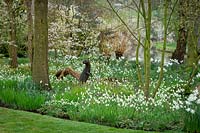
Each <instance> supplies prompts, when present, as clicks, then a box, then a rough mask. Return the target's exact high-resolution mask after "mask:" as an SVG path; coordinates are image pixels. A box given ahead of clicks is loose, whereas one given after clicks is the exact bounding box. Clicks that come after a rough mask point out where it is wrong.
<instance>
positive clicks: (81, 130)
mask: <svg viewBox="0 0 200 133" xmlns="http://www.w3.org/2000/svg"><path fill="white" fill-rule="evenodd" d="M0 131H1V133H8V132H9V133H10V132H15V133H17V132H20V133H21V132H23V133H26V132H27V133H30V132H37V133H46V132H51V133H54V132H55V133H58V132H59V133H61V132H65V133H66V132H67V133H94V132H95V133H122V132H123V133H146V132H144V131H138V130H137V131H134V130H128V129H116V128H111V127H106V126H99V125H95V124H88V123H82V122H74V121H69V120H63V119H57V118H53V117H49V116H42V115H39V114H35V113H30V112H24V111H16V110H11V109H6V108H0Z"/></svg>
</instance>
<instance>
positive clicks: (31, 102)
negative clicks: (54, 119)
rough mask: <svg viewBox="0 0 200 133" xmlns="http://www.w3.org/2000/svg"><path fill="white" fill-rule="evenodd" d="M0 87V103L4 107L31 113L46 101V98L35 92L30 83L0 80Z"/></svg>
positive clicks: (33, 86)
mask: <svg viewBox="0 0 200 133" xmlns="http://www.w3.org/2000/svg"><path fill="white" fill-rule="evenodd" d="M0 86H1V87H2V89H1V90H0V102H1V104H3V105H5V106H9V107H12V108H16V109H22V110H30V111H33V110H36V109H38V108H40V107H41V105H42V104H44V102H45V100H46V96H45V95H44V94H41V93H40V92H39V91H38V90H36V89H35V88H36V87H35V85H34V84H33V83H32V82H30V81H25V82H19V81H13V80H3V81H2V80H0Z"/></svg>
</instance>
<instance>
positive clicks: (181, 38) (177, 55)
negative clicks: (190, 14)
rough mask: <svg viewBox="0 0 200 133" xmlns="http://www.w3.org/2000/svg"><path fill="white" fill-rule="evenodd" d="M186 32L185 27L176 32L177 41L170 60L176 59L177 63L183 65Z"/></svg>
mask: <svg viewBox="0 0 200 133" xmlns="http://www.w3.org/2000/svg"><path fill="white" fill-rule="evenodd" d="M186 44H187V32H186V30H185V27H183V28H180V29H179V31H178V40H177V45H176V49H175V51H174V52H173V53H172V59H177V60H178V62H179V63H183V61H184V55H185V54H186Z"/></svg>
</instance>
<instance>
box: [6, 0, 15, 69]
mask: <svg viewBox="0 0 200 133" xmlns="http://www.w3.org/2000/svg"><path fill="white" fill-rule="evenodd" d="M4 1H5V3H6V5H7V10H8V14H9V27H10V30H9V31H10V43H9V46H8V53H9V57H10V59H11V60H10V66H11V67H12V68H16V67H17V66H18V63H17V44H16V26H15V12H14V9H13V3H14V1H13V0H4Z"/></svg>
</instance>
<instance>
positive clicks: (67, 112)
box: [0, 56, 200, 131]
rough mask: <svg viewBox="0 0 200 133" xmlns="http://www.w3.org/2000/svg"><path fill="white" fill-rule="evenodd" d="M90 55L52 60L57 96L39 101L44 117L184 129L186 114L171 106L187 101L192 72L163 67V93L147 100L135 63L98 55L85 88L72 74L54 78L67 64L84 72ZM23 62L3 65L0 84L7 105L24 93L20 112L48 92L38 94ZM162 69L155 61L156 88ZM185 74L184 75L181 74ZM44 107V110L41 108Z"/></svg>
mask: <svg viewBox="0 0 200 133" xmlns="http://www.w3.org/2000/svg"><path fill="white" fill-rule="evenodd" d="M88 57H90V56H87V57H80V58H77V57H74V56H66V58H64V59H63V58H60V57H59V58H57V59H52V58H50V62H49V66H50V68H49V70H50V81H51V84H52V88H53V92H50V93H49V96H50V97H48V100H47V101H46V102H45V103H44V102H40V103H39V102H37V103H38V106H37V107H36V106H35V107H34V109H37V111H39V112H40V113H42V114H47V115H51V116H55V117H60V118H67V119H72V120H78V121H85V122H91V123H98V124H102V125H109V126H114V127H120V128H131V129H141V130H155V131H164V130H175V131H179V130H181V129H183V124H184V123H183V122H184V118H183V117H180V116H182V115H185V113H184V112H183V111H182V110H177V109H175V107H174V103H173V102H174V101H175V102H179V101H182V102H183V99H184V98H185V96H184V95H183V94H184V89H182V87H183V85H184V84H185V83H187V79H188V76H189V75H190V73H188V72H190V70H187V69H186V67H185V66H184V64H181V65H180V64H178V62H176V61H172V62H169V63H168V64H165V66H164V72H165V75H164V82H163V83H162V84H161V88H160V89H159V90H160V91H159V92H158V94H157V96H156V97H155V99H150V100H149V101H148V102H146V101H145V98H144V95H143V93H142V91H140V90H139V88H138V82H137V76H136V70H135V69H136V66H135V61H128V60H126V59H119V60H115V59H110V60H109V61H108V60H105V59H104V58H103V57H97V56H94V57H90V61H91V64H92V75H93V76H92V77H90V78H89V80H88V82H87V83H86V84H80V83H79V82H78V81H76V80H75V79H74V78H73V77H70V76H69V75H68V76H66V77H65V78H64V80H56V77H55V73H56V71H57V70H60V69H64V68H66V67H68V66H70V67H72V68H73V69H74V70H76V71H78V72H81V71H82V70H83V64H82V60H84V59H85V58H88ZM4 62H6V60H4ZM19 62H20V63H19V68H18V69H15V70H13V69H10V68H8V66H7V65H2V66H1V68H2V69H1V70H0V73H1V75H2V76H0V81H1V82H0V83H1V84H0V85H1V86H6V88H7V89H6V88H4V89H2V90H1V92H3V91H6V90H7V91H8V92H9V94H10V95H9V94H7V93H6V94H5V93H0V94H4V95H6V96H5V97H4V99H6V98H7V99H8V100H7V103H9V102H10V101H11V102H12V100H10V101H9V99H13V97H14V96H15V97H16V96H17V97H18V96H19V95H20V97H22V98H21V100H18V99H17V98H15V99H17V100H18V101H20V103H19V102H18V103H16V102H15V104H14V106H15V108H16V107H17V105H18V108H21V106H22V108H21V109H23V108H26V109H27V108H32V107H30V106H34V105H30V106H29V105H28V104H29V103H34V102H33V101H31V100H33V99H31V100H26V98H27V99H30V98H29V97H31V96H32V95H33V97H34V99H36V98H37V97H40V96H41V95H42V96H43V97H44V94H41V93H40V92H39V93H36V92H38V88H39V87H38V86H34V85H33V84H32V83H31V82H30V80H31V78H30V68H29V66H28V65H27V62H28V60H27V59H20V60H19ZM116 66H117V67H116ZM158 66H159V62H157V61H153V62H152V67H151V71H152V73H151V76H152V82H151V89H152V90H153V89H154V86H155V84H156V81H157V80H156V79H157V78H158V73H159V67H158ZM142 72H143V70H142ZM183 73H185V74H184V75H183ZM199 75H200V74H199V69H198V70H197V75H196V76H195V77H194V80H193V81H192V86H190V87H193V86H196V85H197V84H198V81H199ZM180 88H181V89H180ZM190 89H191V88H190ZM10 91H11V92H10ZM19 93H20V94H19ZM45 93H46V92H45ZM7 95H8V96H7ZM21 95H22V96H21ZM25 96H26V98H25ZM22 99H23V100H22ZM22 101H25V102H24V103H23V102H22ZM43 103H44V104H43ZM41 104H42V106H39V105H41ZM180 106H183V105H180ZM38 108H39V109H38ZM28 110H29V109H28Z"/></svg>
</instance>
